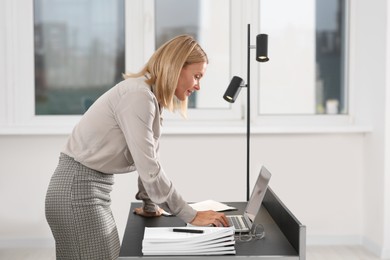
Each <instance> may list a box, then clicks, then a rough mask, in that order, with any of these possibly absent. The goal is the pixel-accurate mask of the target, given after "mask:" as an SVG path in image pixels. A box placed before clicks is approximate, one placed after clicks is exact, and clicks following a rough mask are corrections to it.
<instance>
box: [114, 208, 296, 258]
mask: <svg viewBox="0 0 390 260" xmlns="http://www.w3.org/2000/svg"><path fill="white" fill-rule="evenodd" d="M226 204H228V205H231V206H233V207H235V208H237V209H238V210H237V211H228V212H225V213H226V215H229V214H238V213H242V212H243V210H244V208H245V205H246V202H231V203H230V202H227V203H226ZM140 205H141V204H139V203H132V204H131V208H130V213H129V217H128V222H127V226H126V230H125V234H124V237H123V240H122V246H121V250H120V259H133V258H139V257H142V239H143V235H144V229H145V227H173V226H185V223H184V222H183V221H182V220H180V219H179V218H177V217H158V218H144V217H140V216H138V215H135V214H133V213H132V212H133V209H134V208H135V207H139V206H140ZM256 222H257V223H261V224H262V225H263V226H264V229H265V232H266V233H265V237H264V238H263V239H261V240H252V241H249V242H240V241H237V242H236V245H235V247H236V255H232V256H221V257H223V258H224V259H226V258H237V257H248V256H251V257H254V258H256V257H258V258H261V259H273V260H275V259H299V253H298V252H297V250H296V249H295V248H294V247H293V246H292V245H291V243H290V242H289V240H288V239H287V238H286V236H285V235H284V234H283V232H282V231H281V229H280V228H279V226H278V225H277V224H276V223H275V221H274V220H273V218H272V217H271V216H270V214H269V213H268V210H267V209H266V208H265V207H264V205H262V208H261V210H260V214H259V215H258V217H257V218H256ZM217 257H218V256H213V259H214V258H217ZM145 258H149V259H161V258H175V259H195V258H199V256H198V257H195V256H175V257H172V256H169V257H166V256H165V257H161V256H160V257H150V256H147V257H145ZM201 258H203V259H208V258H207V257H204V256H202V257H201Z"/></svg>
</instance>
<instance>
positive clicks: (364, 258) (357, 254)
mask: <svg viewBox="0 0 390 260" xmlns="http://www.w3.org/2000/svg"><path fill="white" fill-rule="evenodd" d="M0 259H4V260H5V259H12V260H54V259H55V252H54V249H0ZM306 259H307V260H379V259H380V258H379V257H376V256H375V255H373V254H372V253H370V252H368V251H367V250H365V249H363V248H362V247H359V246H308V247H307V250H306Z"/></svg>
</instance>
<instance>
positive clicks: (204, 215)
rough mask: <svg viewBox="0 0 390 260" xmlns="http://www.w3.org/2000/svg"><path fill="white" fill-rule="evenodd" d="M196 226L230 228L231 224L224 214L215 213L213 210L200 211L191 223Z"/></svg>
mask: <svg viewBox="0 0 390 260" xmlns="http://www.w3.org/2000/svg"><path fill="white" fill-rule="evenodd" d="M190 224H191V225H194V226H207V225H213V226H215V227H228V226H229V222H228V220H227V218H226V216H225V214H223V213H219V212H215V211H212V210H208V211H198V212H197V213H196V216H195V218H194V219H193V220H192V222H191V223H190Z"/></svg>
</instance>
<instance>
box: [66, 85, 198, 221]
mask: <svg viewBox="0 0 390 260" xmlns="http://www.w3.org/2000/svg"><path fill="white" fill-rule="evenodd" d="M145 80H146V78H145V77H140V78H128V79H126V80H123V81H122V82H120V83H118V84H117V85H116V86H114V87H113V88H111V89H110V90H108V91H107V92H106V93H105V94H103V95H102V96H101V97H100V98H98V99H97V100H96V101H95V102H94V104H93V105H92V106H91V107H90V108H89V109H88V111H87V112H86V113H85V114H84V115H83V117H82V118H81V120H80V122H79V123H78V124H77V125H76V126H75V128H74V129H73V132H72V134H71V135H70V137H69V139H68V141H67V143H66V145H65V147H64V149H63V151H62V152H63V153H65V154H67V155H69V156H70V157H72V158H74V159H75V160H76V161H78V162H80V163H81V164H83V165H85V166H87V167H89V168H91V169H94V170H96V171H99V172H103V173H107V174H115V173H126V172H132V171H137V172H138V174H139V178H140V181H142V183H141V185H138V186H139V189H140V190H139V192H138V194H143V196H138V198H139V199H142V200H144V201H146V202H147V201H148V199H149V198H150V200H151V201H152V202H154V203H156V204H160V206H161V207H162V208H164V209H165V210H168V211H170V212H171V213H172V214H174V215H177V216H178V217H180V218H181V219H182V220H184V221H185V222H187V223H189V222H191V221H192V220H193V219H194V217H195V215H196V211H195V210H194V209H192V208H191V207H190V206H189V205H188V204H187V203H186V202H185V201H184V200H183V198H182V197H181V196H180V194H178V192H177V191H176V189H175V188H174V186H173V185H172V182H171V181H170V180H169V179H168V178H167V176H166V175H165V172H164V170H163V168H162V166H161V164H160V162H159V154H158V150H159V138H160V135H161V120H162V119H161V111H160V109H159V104H158V102H157V99H156V97H155V96H154V94H153V92H152V91H151V87H150V86H149V85H148V84H146V83H145ZM143 189H145V190H143ZM138 194H137V195H138ZM148 197H149V198H148ZM150 200H149V201H150Z"/></svg>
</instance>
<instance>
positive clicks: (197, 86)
mask: <svg viewBox="0 0 390 260" xmlns="http://www.w3.org/2000/svg"><path fill="white" fill-rule="evenodd" d="M194 89H195V90H196V91H199V90H200V84H199V82H198V84H196V85H195V86H194Z"/></svg>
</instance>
